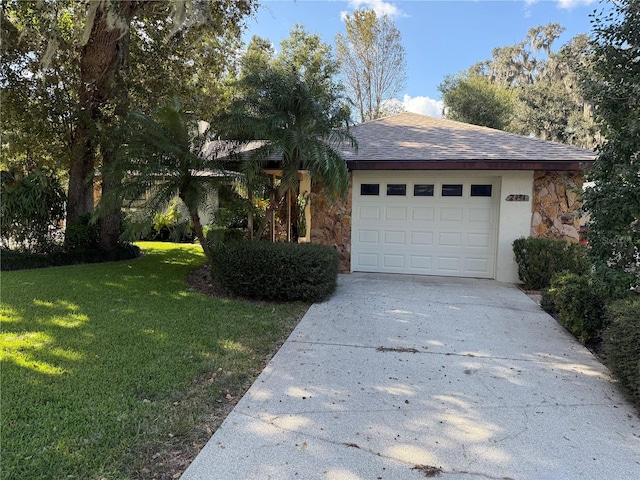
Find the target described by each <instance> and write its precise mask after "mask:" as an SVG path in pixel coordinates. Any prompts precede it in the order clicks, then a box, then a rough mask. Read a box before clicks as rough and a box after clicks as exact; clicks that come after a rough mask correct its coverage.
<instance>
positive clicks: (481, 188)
mask: <svg viewBox="0 0 640 480" xmlns="http://www.w3.org/2000/svg"><path fill="white" fill-rule="evenodd" d="M492 187H493V185H471V196H472V197H490V196H491V190H492Z"/></svg>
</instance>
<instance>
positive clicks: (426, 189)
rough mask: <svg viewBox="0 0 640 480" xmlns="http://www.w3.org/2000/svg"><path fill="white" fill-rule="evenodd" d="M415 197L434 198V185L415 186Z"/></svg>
mask: <svg viewBox="0 0 640 480" xmlns="http://www.w3.org/2000/svg"><path fill="white" fill-rule="evenodd" d="M413 196H414V197H433V185H422V184H420V185H414V186H413Z"/></svg>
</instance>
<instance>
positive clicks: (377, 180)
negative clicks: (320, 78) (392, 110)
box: [310, 113, 595, 282]
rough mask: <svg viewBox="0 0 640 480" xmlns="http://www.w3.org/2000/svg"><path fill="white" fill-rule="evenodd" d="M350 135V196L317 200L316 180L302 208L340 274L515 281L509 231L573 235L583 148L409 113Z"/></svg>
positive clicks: (587, 157)
mask: <svg viewBox="0 0 640 480" xmlns="http://www.w3.org/2000/svg"><path fill="white" fill-rule="evenodd" d="M352 132H353V135H354V137H355V138H356V139H357V141H358V150H357V152H354V151H352V150H345V151H344V152H343V156H344V158H345V159H346V160H347V166H348V167H349V170H350V171H351V191H350V193H349V196H348V198H347V199H346V201H344V202H338V204H332V203H330V202H325V201H324V200H323V198H322V195H318V194H319V193H320V189H321V186H319V185H316V186H315V187H314V189H315V190H313V189H312V193H313V192H314V191H315V194H314V195H312V201H311V212H310V219H311V229H310V238H311V241H312V242H315V243H322V244H325V245H331V246H333V247H335V248H336V249H337V250H338V251H339V252H340V254H341V269H342V271H344V272H381V273H402V274H417V275H441V276H454V277H475V278H493V279H497V280H499V281H503V282H517V281H518V271H517V265H516V263H515V260H514V257H513V251H512V244H513V241H514V240H515V239H517V238H519V237H522V236H529V235H532V236H545V237H553V238H566V239H569V240H572V241H578V239H579V234H578V231H579V227H580V213H579V208H580V195H579V192H580V189H581V187H582V177H583V170H584V169H585V168H588V167H589V166H590V165H591V163H592V162H593V160H594V158H595V154H594V153H593V152H592V151H590V150H585V149H582V148H577V147H573V146H570V145H564V144H558V143H554V142H549V141H544V140H540V139H535V138H530V137H525V136H521V135H515V134H511V133H507V132H503V131H499V130H493V129H490V128H485V127H478V126H476V125H469V124H464V123H460V122H454V121H451V120H446V119H442V118H433V117H427V116H424V115H418V114H415V113H401V114H398V115H392V116H389V117H385V118H382V119H378V120H373V121H370V122H365V123H362V124H359V125H356V126H355V127H354V128H353V129H352Z"/></svg>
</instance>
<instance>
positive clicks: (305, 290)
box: [212, 241, 338, 302]
mask: <svg viewBox="0 0 640 480" xmlns="http://www.w3.org/2000/svg"><path fill="white" fill-rule="evenodd" d="M212 254H213V260H212V278H214V279H215V280H216V281H217V282H218V284H219V285H220V287H222V288H223V289H225V290H226V291H227V292H228V293H230V294H232V295H237V296H242V297H249V298H255V299H260V300H277V301H287V302H288V301H296V300H302V301H306V302H317V301H322V300H325V299H327V298H328V297H330V296H331V294H332V293H333V292H334V291H335V289H336V287H337V280H338V252H337V251H336V250H334V249H333V248H331V247H327V246H324V245H312V244H297V243H271V242H247V241H245V242H234V243H228V244H225V245H221V246H218V247H217V248H216V249H214V250H213V253H212Z"/></svg>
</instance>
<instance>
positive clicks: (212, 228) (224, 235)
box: [204, 225, 246, 250]
mask: <svg viewBox="0 0 640 480" xmlns="http://www.w3.org/2000/svg"><path fill="white" fill-rule="evenodd" d="M204 237H205V238H206V239H207V243H208V244H209V248H210V249H212V250H214V249H216V248H218V247H219V246H221V245H225V244H228V243H233V242H241V241H242V240H246V230H245V229H243V228H225V227H219V226H217V225H207V226H206V227H204Z"/></svg>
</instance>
